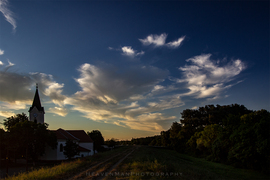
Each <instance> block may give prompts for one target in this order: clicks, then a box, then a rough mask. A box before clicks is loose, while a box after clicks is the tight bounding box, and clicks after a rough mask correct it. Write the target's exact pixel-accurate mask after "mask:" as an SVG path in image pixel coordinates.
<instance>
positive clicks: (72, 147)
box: [63, 139, 79, 160]
mask: <svg viewBox="0 0 270 180" xmlns="http://www.w3.org/2000/svg"><path fill="white" fill-rule="evenodd" d="M63 153H64V155H65V157H66V158H68V159H69V160H70V159H72V158H73V157H74V156H76V155H78V154H79V145H78V144H77V143H75V142H73V141H72V140H70V139H68V140H67V141H66V145H65V146H64V152H63Z"/></svg>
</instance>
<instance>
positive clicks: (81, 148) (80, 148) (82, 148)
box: [78, 146, 91, 152]
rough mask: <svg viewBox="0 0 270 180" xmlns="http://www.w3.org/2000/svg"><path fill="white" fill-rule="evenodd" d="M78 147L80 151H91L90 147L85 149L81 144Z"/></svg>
mask: <svg viewBox="0 0 270 180" xmlns="http://www.w3.org/2000/svg"><path fill="white" fill-rule="evenodd" d="M78 149H79V151H80V152H91V150H90V149H86V148H84V147H82V146H79V148H78Z"/></svg>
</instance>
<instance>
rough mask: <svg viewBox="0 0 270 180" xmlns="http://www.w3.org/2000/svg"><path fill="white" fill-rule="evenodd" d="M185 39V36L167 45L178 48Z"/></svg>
mask: <svg viewBox="0 0 270 180" xmlns="http://www.w3.org/2000/svg"><path fill="white" fill-rule="evenodd" d="M184 39H185V36H183V37H181V38H179V39H178V40H176V41H172V42H169V43H167V44H166V46H168V47H169V48H178V47H179V46H180V45H181V44H182V42H183V41H184Z"/></svg>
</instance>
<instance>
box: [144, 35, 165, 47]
mask: <svg viewBox="0 0 270 180" xmlns="http://www.w3.org/2000/svg"><path fill="white" fill-rule="evenodd" d="M166 38H167V34H166V33H163V34H161V35H157V34H155V35H153V34H150V35H149V36H147V37H146V38H145V39H139V40H140V41H141V42H142V43H143V45H146V46H148V45H151V44H153V45H154V46H163V45H165V41H166Z"/></svg>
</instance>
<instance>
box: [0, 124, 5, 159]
mask: <svg viewBox="0 0 270 180" xmlns="http://www.w3.org/2000/svg"><path fill="white" fill-rule="evenodd" d="M5 135H6V132H5V131H4V130H3V129H0V161H1V159H2V156H3V154H5V152H6V150H5V147H6V146H5V143H6V138H5Z"/></svg>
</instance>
